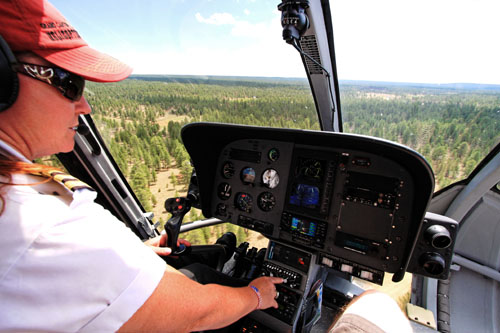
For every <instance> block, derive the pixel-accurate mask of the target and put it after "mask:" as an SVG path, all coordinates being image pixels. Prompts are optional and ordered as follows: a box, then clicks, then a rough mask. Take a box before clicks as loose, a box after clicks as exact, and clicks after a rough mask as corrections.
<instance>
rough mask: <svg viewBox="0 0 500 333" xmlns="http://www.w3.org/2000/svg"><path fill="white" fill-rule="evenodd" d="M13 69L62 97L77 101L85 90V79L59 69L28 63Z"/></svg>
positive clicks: (14, 66) (19, 64) (15, 66)
mask: <svg viewBox="0 0 500 333" xmlns="http://www.w3.org/2000/svg"><path fill="white" fill-rule="evenodd" d="M13 69H14V70H15V71H16V72H18V73H21V74H24V75H26V76H29V77H31V78H33V79H36V80H38V81H42V82H45V83H47V84H50V85H51V86H52V87H55V88H57V89H58V90H59V91H60V92H61V93H62V94H63V95H64V97H66V98H68V99H70V100H72V101H79V100H80V98H82V94H83V90H84V89H85V79H84V78H83V77H81V76H79V75H76V74H73V73H71V72H68V71H66V70H64V69H62V68H59V67H49V66H42V65H35V64H29V63H17V64H14V65H13Z"/></svg>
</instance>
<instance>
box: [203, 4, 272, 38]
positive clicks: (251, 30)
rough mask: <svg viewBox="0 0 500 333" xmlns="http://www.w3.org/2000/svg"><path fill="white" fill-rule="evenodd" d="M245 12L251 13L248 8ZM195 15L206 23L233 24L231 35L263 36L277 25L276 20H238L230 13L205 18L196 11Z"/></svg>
mask: <svg viewBox="0 0 500 333" xmlns="http://www.w3.org/2000/svg"><path fill="white" fill-rule="evenodd" d="M244 12H245V14H247V15H249V14H250V11H249V10H248V9H245V11H244ZM195 17H196V20H197V21H198V22H201V23H205V24H211V25H230V26H232V29H231V35H233V36H236V37H250V38H262V36H264V35H266V34H268V33H269V31H270V30H272V27H273V26H274V25H276V22H275V21H276V20H272V22H267V23H264V22H259V23H250V22H248V21H244V20H237V19H235V18H234V17H233V15H231V14H229V13H214V14H212V15H210V17H208V18H204V17H203V16H202V15H201V14H200V13H196V15H195ZM277 26H280V25H277Z"/></svg>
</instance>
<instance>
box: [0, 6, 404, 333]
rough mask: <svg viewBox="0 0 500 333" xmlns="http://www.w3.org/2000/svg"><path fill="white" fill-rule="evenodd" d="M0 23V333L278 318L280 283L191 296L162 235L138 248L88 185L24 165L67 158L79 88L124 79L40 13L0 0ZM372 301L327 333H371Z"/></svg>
mask: <svg viewBox="0 0 500 333" xmlns="http://www.w3.org/2000/svg"><path fill="white" fill-rule="evenodd" d="M0 22H1V24H0V35H1V36H2V37H3V38H4V39H5V40H6V41H7V43H8V45H9V46H10V50H12V51H13V53H14V56H15V58H16V59H17V64H16V65H14V66H12V68H10V66H9V65H8V64H6V63H3V64H2V63H1V62H0V66H3V67H0V73H1V75H0V253H1V256H0V331H8V332H17V331H52V332H53V331H56V332H67V331H83V332H108V331H124V332H127V331H128V332H137V331H162V332H187V331H201V330H207V329H215V328H219V327H225V326H227V325H229V324H231V323H233V322H235V321H236V320H238V319H239V318H241V317H243V316H245V315H246V314H248V313H250V312H252V311H254V310H256V309H265V308H269V307H277V303H276V300H275V297H276V296H277V291H276V286H275V285H276V284H279V283H282V282H283V280H282V279H281V278H277V277H260V278H257V279H255V280H253V281H251V282H250V284H249V285H248V286H243V287H228V286H223V285H219V284H213V283H209V284H200V283H198V282H196V281H194V280H192V279H190V278H188V277H187V276H186V275H184V274H182V273H181V272H179V271H178V270H176V269H174V268H173V267H171V266H169V265H167V264H166V263H165V261H164V260H162V259H161V258H160V257H158V256H157V255H156V254H155V252H156V253H158V254H160V255H168V254H169V253H170V249H168V248H165V247H163V245H164V244H165V242H166V238H165V237H166V236H165V235H163V236H159V237H157V238H155V239H152V240H150V241H148V242H146V243H147V244H146V245H145V244H144V243H142V242H141V241H140V240H139V239H138V238H137V237H136V236H135V235H134V234H133V233H132V232H131V231H130V230H129V229H127V228H126V227H125V226H124V225H123V223H121V222H120V221H118V220H117V219H116V218H115V217H114V216H113V215H111V214H110V213H109V212H108V211H106V210H105V209H104V208H103V207H101V206H99V205H98V204H96V203H94V199H95V198H96V192H95V191H93V190H92V189H91V188H90V187H88V186H87V185H86V184H84V183H82V182H79V181H78V180H76V179H74V178H72V177H71V176H68V175H65V174H63V173H62V172H61V171H59V170H56V169H54V168H53V167H49V166H45V165H42V164H38V163H33V162H32V161H33V160H34V159H37V158H42V157H44V156H48V155H51V154H54V153H58V152H69V151H71V150H72V149H73V146H74V136H75V133H76V127H77V125H78V116H79V115H84V114H88V113H90V111H91V110H90V107H89V105H88V103H87V101H86V100H85V97H83V96H82V94H83V91H84V85H85V80H91V81H96V82H114V81H120V80H123V79H125V78H126V77H128V75H129V74H130V73H131V69H130V68H129V67H128V66H126V65H124V64H122V63H121V62H119V61H117V60H116V59H114V58H112V57H110V56H108V55H105V54H102V53H100V52H98V51H96V50H94V49H91V48H90V47H89V46H88V45H87V44H86V43H85V41H84V40H83V39H82V38H81V36H80V35H79V33H78V32H77V31H76V30H75V29H74V28H73V27H72V26H71V25H70V24H69V23H68V21H67V20H66V19H65V18H64V17H63V16H62V15H61V14H60V13H59V12H58V11H57V10H56V9H55V8H54V7H53V6H52V5H51V4H50V3H49V2H47V1H44V0H3V1H2V2H1V4H0ZM10 50H8V49H7V47H6V46H5V45H2V49H1V50H0V52H4V53H5V54H6V53H8V52H10ZM10 76H12V77H13V78H14V79H12V78H11V77H10ZM16 81H17V82H18V88H19V89H18V94H17V89H16V85H17V83H16ZM5 92H7V94H5ZM186 244H187V243H186ZM148 245H149V246H148ZM188 245H189V244H188ZM364 299H368V300H370V299H371V300H372V302H371V303H370V302H369V301H368V303H366V302H365V301H363V300H364ZM374 301H375V303H377V302H381V303H379V305H383V304H384V302H382V299H381V298H373V297H372V298H370V297H368V298H366V297H365V296H363V297H361V298H360V300H359V301H357V302H355V303H354V304H353V305H352V306H351V307H349V308H348V309H347V310H346V315H344V316H342V317H341V318H340V320H339V321H338V322H337V323H336V324H335V325H336V326H335V327H334V328H333V332H340V331H341V330H342V329H345V328H346V327H351V328H352V327H357V326H356V324H355V323H354V324H352V322H351V326H345V325H346V320H345V319H347V321H349V320H350V319H351V320H354V321H355V322H356V321H361V322H365V321H368V322H370V321H372V320H373V321H374V322H376V318H374V317H376V316H371V317H370V316H369V315H367V316H364V317H363V315H362V312H366V311H369V312H370V311H371V312H372V313H377V314H380V315H379V316H378V317H379V318H378V320H379V321H380V320H382V321H383V320H384V319H387V318H388V317H387V316H390V317H389V318H392V317H393V316H391V313H393V311H392V310H391V309H389V310H391V311H386V312H384V311H380V309H384V307H383V306H382V307H378V309H379V310H378V311H376V312H373V309H368V308H369V307H368V308H367V307H366V306H365V307H362V306H361V305H364V304H369V305H370V306H372V307H373V306H374V304H375V303H373V302H374ZM356 304H357V305H356ZM375 308H377V307H376V306H375ZM349 309H351V310H349ZM399 312H400V311H399ZM349 314H352V315H349ZM382 314H384V315H382ZM356 316H357V317H356ZM396 316H402V314H401V313H399V315H398V314H397V313H396ZM398 318H399V317H398ZM398 322H399V321H398ZM348 324H349V323H348ZM342 325H344V326H342ZM352 325H354V326H352ZM380 327H382V326H380ZM339 330H340V331H339ZM344 331H345V330H344ZM368 331H370V330H368ZM371 332H375V331H374V330H373V331H371ZM400 332H403V330H400Z"/></svg>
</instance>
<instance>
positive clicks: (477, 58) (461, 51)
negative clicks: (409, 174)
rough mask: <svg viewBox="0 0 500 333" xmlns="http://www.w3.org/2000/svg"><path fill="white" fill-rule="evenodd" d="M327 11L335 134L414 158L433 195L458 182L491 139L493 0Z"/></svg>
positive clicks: (497, 112) (499, 127)
mask: <svg viewBox="0 0 500 333" xmlns="http://www.w3.org/2000/svg"><path fill="white" fill-rule="evenodd" d="M331 6H332V16H333V26H334V29H333V30H334V32H335V35H334V38H335V50H336V57H337V68H338V73H339V79H340V92H341V105H342V115H343V125H344V130H345V131H346V132H352V133H360V134H367V135H373V136H377V137H382V138H385V139H389V140H392V141H396V142H399V143H402V144H404V145H408V146H410V147H412V148H413V149H415V150H417V151H418V152H420V153H421V154H422V155H424V156H425V158H426V159H427V160H428V161H429V162H430V164H431V165H432V168H433V170H434V173H435V175H436V190H437V189H439V188H443V187H445V186H447V185H448V184H451V183H453V182H455V181H457V180H460V179H463V178H465V177H467V176H468V175H469V174H470V172H471V171H472V170H473V169H474V167H475V166H476V165H477V164H478V163H479V162H480V161H481V160H482V158H483V157H485V156H486V155H487V154H488V153H489V151H490V150H491V149H492V148H493V147H494V146H495V145H496V144H497V143H498V142H499V140H500V86H499V85H498V84H500V70H499V66H498V59H499V57H500V47H499V46H498V45H497V44H495V43H491V40H493V39H495V38H496V37H495V33H496V31H498V27H497V26H496V23H495V19H494V17H493V16H494V15H495V14H493V13H495V12H497V11H498V10H499V9H500V8H499V4H498V1H481V2H477V1H461V2H457V1H439V2H438V3H437V2H433V1H423V2H422V1H418V2H407V1H375V2H374V1H369V0H368V1H356V2H352V1H332V2H331ZM361 8H362V10H360V9H361ZM464 22H467V24H464ZM493 44H495V45H493Z"/></svg>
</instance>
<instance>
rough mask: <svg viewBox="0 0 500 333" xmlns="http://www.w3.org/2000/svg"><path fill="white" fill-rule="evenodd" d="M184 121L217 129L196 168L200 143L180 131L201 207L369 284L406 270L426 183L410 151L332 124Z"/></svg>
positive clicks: (427, 176)
mask: <svg viewBox="0 0 500 333" xmlns="http://www.w3.org/2000/svg"><path fill="white" fill-rule="evenodd" d="M187 128H188V129H187V130H186V131H187V132H189V131H191V130H194V129H196V131H198V130H201V131H202V132H204V131H208V132H210V134H211V135H215V133H217V135H216V140H215V142H216V144H215V146H212V148H210V147H209V146H206V147H204V148H201V149H206V150H207V151H204V152H203V156H205V157H208V155H207V154H208V151H210V149H212V152H213V153H214V155H210V156H211V157H210V160H211V162H212V163H213V165H212V167H211V168H204V167H202V165H203V163H202V160H199V161H198V160H196V159H197V156H198V155H199V154H197V152H199V153H201V151H200V150H201V149H200V148H199V149H194V151H193V149H192V148H193V146H191V145H190V141H189V140H187V142H186V140H184V138H185V135H184V134H186V131H184V130H183V132H184V134H183V140H184V141H185V145H186V148H187V149H188V152H189V153H190V155H191V156H192V158H193V164H194V166H195V169H196V172H197V174H198V177H200V180H201V176H204V177H205V178H204V180H205V182H201V183H200V190H202V189H204V190H205V193H204V195H203V192H202V191H200V193H201V194H202V196H201V198H202V206H203V207H202V208H203V210H204V215H205V216H213V217H216V218H219V219H221V220H224V221H227V222H230V223H233V224H237V225H240V226H242V227H245V228H248V229H252V230H255V231H258V232H261V233H262V234H264V235H265V236H267V237H268V238H270V239H274V240H279V241H280V242H283V243H285V244H286V243H288V244H290V245H293V246H296V247H300V248H303V249H305V250H308V251H311V252H313V253H315V254H317V258H318V261H319V262H318V264H320V265H324V266H327V267H330V268H333V269H336V270H339V271H341V272H345V273H347V274H350V275H354V276H358V277H360V278H364V279H367V280H370V281H372V282H375V283H381V279H382V278H383V273H384V272H391V273H396V272H400V271H401V270H403V272H404V269H405V267H406V265H407V263H408V260H409V254H410V252H411V250H412V246H413V244H414V241H415V239H416V235H417V234H418V230H419V228H420V223H421V220H422V217H423V215H424V214H425V208H426V206H427V202H428V200H429V199H430V196H431V193H432V188H433V185H434V180H433V177H432V172H431V171H430V168H429V166H428V164H427V163H426V162H425V160H423V158H421V157H420V156H419V155H418V154H417V153H415V152H413V151H411V150H410V149H408V148H406V147H403V146H400V145H397V144H393V143H390V142H388V141H383V140H378V139H374V138H367V137H362V136H353V135H347V134H339V133H325V132H313V131H299V130H283V129H269V128H258V127H245V126H238V125H221V124H208V125H207V124H198V125H192V126H189V125H188V127H187ZM200 134H201V133H198V134H197V135H198V137H201V136H200ZM206 134H209V133H206ZM199 157H201V156H199ZM201 169H203V170H201ZM200 171H201V173H200ZM209 178H210V179H209ZM204 185H205V186H204ZM207 197H209V199H208V200H206V199H205V198H207ZM204 199H205V200H204Z"/></svg>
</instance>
